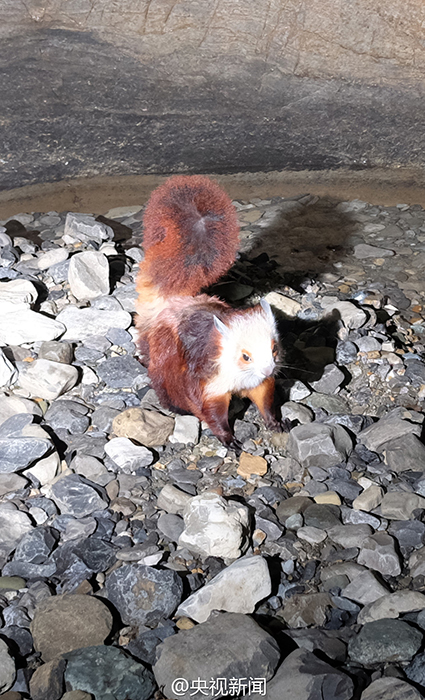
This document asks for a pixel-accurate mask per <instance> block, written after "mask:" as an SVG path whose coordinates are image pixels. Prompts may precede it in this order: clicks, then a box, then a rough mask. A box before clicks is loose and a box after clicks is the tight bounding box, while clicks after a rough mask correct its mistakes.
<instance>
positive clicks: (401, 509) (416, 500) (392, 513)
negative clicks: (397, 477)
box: [381, 491, 425, 520]
mask: <svg viewBox="0 0 425 700" xmlns="http://www.w3.org/2000/svg"><path fill="white" fill-rule="evenodd" d="M423 508H425V498H422V496H418V495H417V494H416V493H407V492H406V491H389V492H388V493H386V494H385V496H384V497H383V499H382V501H381V513H382V515H383V516H384V518H388V519H389V520H410V519H412V518H414V517H415V515H414V511H415V510H421V509H423Z"/></svg>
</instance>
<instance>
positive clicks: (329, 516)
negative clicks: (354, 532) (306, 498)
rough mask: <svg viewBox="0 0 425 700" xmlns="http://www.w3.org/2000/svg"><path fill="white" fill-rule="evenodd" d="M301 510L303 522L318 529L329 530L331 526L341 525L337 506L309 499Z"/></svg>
mask: <svg viewBox="0 0 425 700" xmlns="http://www.w3.org/2000/svg"><path fill="white" fill-rule="evenodd" d="M291 500H292V499H291ZM302 512H303V515H304V522H305V524H306V525H310V526H311V527H315V528H319V530H330V529H331V528H332V527H336V526H341V523H340V520H339V518H338V514H339V512H338V508H335V507H333V506H332V505H329V504H327V505H326V504H322V503H311V501H310V502H309V503H308V504H307V507H306V508H305V509H304V510H303V511H302Z"/></svg>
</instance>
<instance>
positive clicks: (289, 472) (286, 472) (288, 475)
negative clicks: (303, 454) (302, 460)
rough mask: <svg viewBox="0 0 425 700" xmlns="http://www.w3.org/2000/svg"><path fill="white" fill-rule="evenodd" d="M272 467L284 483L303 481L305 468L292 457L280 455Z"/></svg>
mask: <svg viewBox="0 0 425 700" xmlns="http://www.w3.org/2000/svg"><path fill="white" fill-rule="evenodd" d="M270 469H271V470H272V471H273V472H275V473H276V474H279V476H280V477H281V478H282V481H283V482H284V483H287V482H292V481H302V479H303V476H304V472H305V469H304V467H302V466H301V465H300V464H299V462H297V460H296V459H293V458H292V457H280V458H279V459H277V460H276V461H275V462H272V463H271V465H270Z"/></svg>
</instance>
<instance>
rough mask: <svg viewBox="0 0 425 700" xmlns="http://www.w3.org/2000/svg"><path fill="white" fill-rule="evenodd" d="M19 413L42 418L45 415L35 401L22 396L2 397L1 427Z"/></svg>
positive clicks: (0, 397)
mask: <svg viewBox="0 0 425 700" xmlns="http://www.w3.org/2000/svg"><path fill="white" fill-rule="evenodd" d="M17 413H29V414H33V415H36V416H40V417H41V416H42V415H43V412H42V410H41V409H40V407H39V406H38V405H37V404H36V403H35V401H30V400H29V399H23V398H22V397H20V396H0V425H2V424H3V423H4V422H5V421H6V420H7V419H8V418H11V417H12V416H14V415H16V414H17Z"/></svg>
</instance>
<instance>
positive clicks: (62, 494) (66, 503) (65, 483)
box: [49, 474, 108, 518]
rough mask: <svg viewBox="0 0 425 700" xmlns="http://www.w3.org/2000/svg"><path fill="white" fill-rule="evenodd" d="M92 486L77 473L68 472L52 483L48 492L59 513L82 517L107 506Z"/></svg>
mask: <svg viewBox="0 0 425 700" xmlns="http://www.w3.org/2000/svg"><path fill="white" fill-rule="evenodd" d="M93 486H94V485H93ZM93 486H92V485H90V484H88V483H86V482H85V481H84V479H82V478H81V477H80V476H78V474H69V475H68V476H63V477H61V478H60V479H58V481H56V482H55V483H54V484H52V485H51V486H50V487H49V492H50V497H51V498H52V499H53V500H54V502H55V503H56V505H57V506H58V508H59V510H60V512H61V513H69V514H70V515H74V516H75V517H76V518H84V517H85V516H86V515H91V513H94V512H95V511H97V510H104V509H105V508H107V507H108V504H107V502H106V501H105V500H103V498H102V497H101V496H100V495H99V493H98V492H97V490H96V489H95V488H93Z"/></svg>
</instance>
